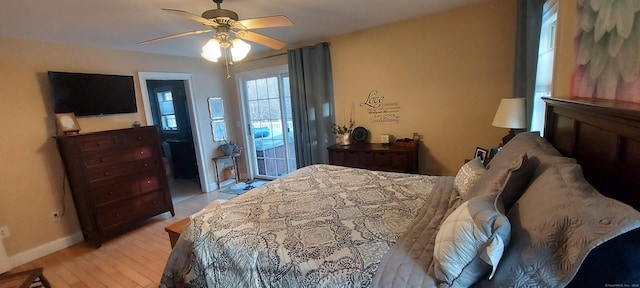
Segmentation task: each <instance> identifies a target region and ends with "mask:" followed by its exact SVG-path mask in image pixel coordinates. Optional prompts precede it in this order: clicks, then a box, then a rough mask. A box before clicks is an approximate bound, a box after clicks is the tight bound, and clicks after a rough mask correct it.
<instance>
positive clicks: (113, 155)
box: [84, 146, 159, 168]
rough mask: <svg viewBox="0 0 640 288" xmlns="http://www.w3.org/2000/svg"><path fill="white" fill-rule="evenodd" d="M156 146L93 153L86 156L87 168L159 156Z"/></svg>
mask: <svg viewBox="0 0 640 288" xmlns="http://www.w3.org/2000/svg"><path fill="white" fill-rule="evenodd" d="M158 154H159V152H158V150H157V149H156V148H155V146H138V147H133V148H130V149H126V150H115V151H111V152H109V153H91V154H89V155H86V156H85V157H84V163H85V165H86V167H87V168H90V167H93V166H98V165H110V164H117V163H123V162H129V161H134V160H140V159H147V158H155V157H158Z"/></svg>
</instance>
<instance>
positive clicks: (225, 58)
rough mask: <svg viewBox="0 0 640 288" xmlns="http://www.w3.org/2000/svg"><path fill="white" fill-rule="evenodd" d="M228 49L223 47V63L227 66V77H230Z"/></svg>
mask: <svg viewBox="0 0 640 288" xmlns="http://www.w3.org/2000/svg"><path fill="white" fill-rule="evenodd" d="M228 54H229V49H224V65H225V66H226V68H227V79H229V78H231V75H229V56H228Z"/></svg>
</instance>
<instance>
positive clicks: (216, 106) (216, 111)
mask: <svg viewBox="0 0 640 288" xmlns="http://www.w3.org/2000/svg"><path fill="white" fill-rule="evenodd" d="M209 114H210V115H209V116H210V117H211V120H218V119H224V107H223V106H222V98H221V97H211V98H209Z"/></svg>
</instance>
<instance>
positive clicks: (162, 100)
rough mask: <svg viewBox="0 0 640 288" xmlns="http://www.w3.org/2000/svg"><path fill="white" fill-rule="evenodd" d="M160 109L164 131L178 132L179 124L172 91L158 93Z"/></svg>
mask: <svg viewBox="0 0 640 288" xmlns="http://www.w3.org/2000/svg"><path fill="white" fill-rule="evenodd" d="M156 95H157V96H158V107H159V109H160V121H161V122H162V130H164V131H177V130H178V122H177V121H176V114H175V109H174V106H173V94H172V93H171V90H168V91H162V92H158V93H157V94H156Z"/></svg>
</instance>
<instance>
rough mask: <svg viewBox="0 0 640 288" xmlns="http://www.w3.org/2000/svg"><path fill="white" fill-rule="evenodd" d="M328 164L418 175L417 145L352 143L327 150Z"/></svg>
mask: <svg viewBox="0 0 640 288" xmlns="http://www.w3.org/2000/svg"><path fill="white" fill-rule="evenodd" d="M327 150H328V152H329V164H333V165H340V166H347V167H354V168H364V169H369V170H378V171H389V172H404V173H414V174H417V173H418V145H417V142H411V143H410V144H407V145H393V144H391V145H383V144H380V143H354V144H351V145H337V144H336V145H332V146H329V147H328V148H327Z"/></svg>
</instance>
